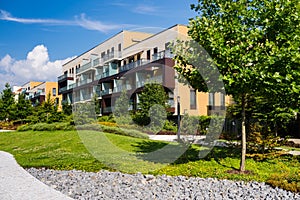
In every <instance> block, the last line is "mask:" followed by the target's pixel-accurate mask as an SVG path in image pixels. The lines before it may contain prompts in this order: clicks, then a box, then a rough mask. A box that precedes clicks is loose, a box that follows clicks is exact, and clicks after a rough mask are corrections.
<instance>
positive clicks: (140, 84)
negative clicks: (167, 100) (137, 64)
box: [136, 75, 163, 88]
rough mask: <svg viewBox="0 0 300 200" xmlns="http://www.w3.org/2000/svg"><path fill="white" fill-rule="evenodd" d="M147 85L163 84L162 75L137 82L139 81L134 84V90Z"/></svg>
mask: <svg viewBox="0 0 300 200" xmlns="http://www.w3.org/2000/svg"><path fill="white" fill-rule="evenodd" d="M147 83H158V84H162V83H163V77H162V75H159V76H153V77H151V78H145V79H142V80H139V81H137V82H136V88H139V87H143V86H144V85H145V84H147Z"/></svg>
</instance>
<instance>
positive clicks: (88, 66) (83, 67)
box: [76, 62, 94, 74]
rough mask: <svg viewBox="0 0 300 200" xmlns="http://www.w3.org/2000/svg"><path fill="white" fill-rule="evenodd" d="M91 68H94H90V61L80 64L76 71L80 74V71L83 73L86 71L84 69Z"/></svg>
mask: <svg viewBox="0 0 300 200" xmlns="http://www.w3.org/2000/svg"><path fill="white" fill-rule="evenodd" d="M93 69H94V68H92V63H91V62H88V63H86V64H84V65H82V66H81V67H80V68H78V69H76V73H77V74H80V73H83V72H86V71H89V70H93Z"/></svg>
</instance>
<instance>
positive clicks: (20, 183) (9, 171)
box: [0, 151, 72, 200]
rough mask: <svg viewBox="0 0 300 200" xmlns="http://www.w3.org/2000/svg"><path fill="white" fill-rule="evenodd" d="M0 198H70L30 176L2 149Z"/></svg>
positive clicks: (56, 199) (12, 199)
mask: <svg viewBox="0 0 300 200" xmlns="http://www.w3.org/2000/svg"><path fill="white" fill-rule="evenodd" d="M0 199H1V200H41V199H43V200H72V198H70V197H67V196H65V195H64V194H62V193H60V192H58V191H56V190H54V189H52V188H50V187H48V186H47V185H45V184H44V183H42V182H40V181H39V180H37V179H36V178H34V177H33V176H31V175H30V174H29V173H27V172H26V171H25V170H24V169H23V168H22V167H21V166H19V165H18V163H17V162H16V160H15V159H14V157H13V156H12V155H11V154H9V153H6V152H3V151H0Z"/></svg>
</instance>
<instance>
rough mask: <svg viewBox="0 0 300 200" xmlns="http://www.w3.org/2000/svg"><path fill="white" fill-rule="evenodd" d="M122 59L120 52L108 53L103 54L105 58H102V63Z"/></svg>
mask: <svg viewBox="0 0 300 200" xmlns="http://www.w3.org/2000/svg"><path fill="white" fill-rule="evenodd" d="M120 58H122V52H121V51H113V52H110V53H109V54H105V56H104V57H103V58H102V59H103V63H104V62H107V61H110V60H115V59H120Z"/></svg>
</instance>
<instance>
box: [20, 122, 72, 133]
mask: <svg viewBox="0 0 300 200" xmlns="http://www.w3.org/2000/svg"><path fill="white" fill-rule="evenodd" d="M56 130H64V131H67V130H74V126H73V125H71V124H70V123H68V122H55V123H52V124H47V123H37V124H25V125H22V126H19V127H18V128H17V131H56Z"/></svg>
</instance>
